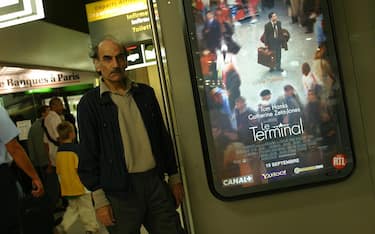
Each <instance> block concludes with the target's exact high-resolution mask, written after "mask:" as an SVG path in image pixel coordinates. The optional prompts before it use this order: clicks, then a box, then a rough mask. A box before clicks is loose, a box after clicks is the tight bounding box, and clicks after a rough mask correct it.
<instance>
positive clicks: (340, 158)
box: [332, 154, 348, 170]
mask: <svg viewBox="0 0 375 234" xmlns="http://www.w3.org/2000/svg"><path fill="white" fill-rule="evenodd" d="M346 164H348V160H347V159H346V156H345V155H344V154H336V155H335V156H333V158H332V165H333V167H334V168H336V169H338V170H340V169H343V168H345V167H346Z"/></svg>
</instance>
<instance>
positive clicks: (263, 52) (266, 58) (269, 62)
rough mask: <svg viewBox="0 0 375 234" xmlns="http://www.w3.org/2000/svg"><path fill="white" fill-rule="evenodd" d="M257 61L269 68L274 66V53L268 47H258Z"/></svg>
mask: <svg viewBox="0 0 375 234" xmlns="http://www.w3.org/2000/svg"><path fill="white" fill-rule="evenodd" d="M258 63H259V64H261V65H263V66H266V67H269V68H274V67H275V66H276V57H275V55H274V53H273V52H272V51H271V50H269V49H268V48H266V47H259V48H258Z"/></svg>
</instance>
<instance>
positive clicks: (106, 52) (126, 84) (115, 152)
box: [77, 37, 184, 234]
mask: <svg viewBox="0 0 375 234" xmlns="http://www.w3.org/2000/svg"><path fill="white" fill-rule="evenodd" d="M90 56H91V58H92V59H93V62H94V65H95V69H96V71H97V72H98V73H99V74H100V75H101V79H100V85H99V87H97V88H95V89H93V90H90V91H89V92H87V93H86V94H85V95H84V96H83V97H82V98H81V100H80V102H79V104H78V115H77V117H78V118H77V120H78V129H79V134H80V146H81V147H80V149H81V150H82V151H81V152H80V155H79V157H80V158H79V160H80V161H79V162H80V163H79V166H78V172H79V176H80V178H81V181H82V183H83V184H84V185H85V186H86V187H87V188H88V189H89V190H90V191H93V200H94V204H95V209H96V215H97V218H98V220H99V221H100V222H101V223H103V224H104V225H105V226H107V228H108V231H109V232H110V233H118V234H120V233H121V234H126V233H139V230H140V227H141V225H142V224H143V225H144V227H145V228H146V229H147V230H148V232H149V233H163V234H177V233H184V230H183V229H182V227H181V224H180V219H179V215H178V213H177V212H176V208H177V207H178V206H179V205H180V204H181V202H182V200H183V197H184V190H183V186H182V183H181V179H180V176H179V173H178V169H177V163H176V158H175V154H174V150H173V145H172V141H171V138H170V136H169V134H168V132H167V130H166V127H165V124H164V120H163V117H162V114H161V111H160V108H159V104H158V102H157V99H156V97H155V93H154V91H153V89H152V88H151V87H149V86H147V85H145V84H141V83H135V82H133V81H131V80H130V79H129V78H128V76H127V74H126V73H125V68H126V67H127V62H126V54H125V51H124V47H123V45H121V44H120V43H119V42H117V40H116V39H114V38H110V37H106V38H105V39H103V40H102V41H100V43H99V44H98V45H96V46H94V47H93V50H92V53H91V55H90ZM165 174H167V175H168V182H169V186H168V185H167V184H166V182H165V181H164V175H165Z"/></svg>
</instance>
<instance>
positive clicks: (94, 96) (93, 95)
mask: <svg viewBox="0 0 375 234" xmlns="http://www.w3.org/2000/svg"><path fill="white" fill-rule="evenodd" d="M99 99H100V89H99V87H95V88H93V89H91V90H89V91H87V92H86V93H85V94H84V95H83V96H82V97H81V99H80V101H79V103H80V104H81V103H87V102H95V101H99Z"/></svg>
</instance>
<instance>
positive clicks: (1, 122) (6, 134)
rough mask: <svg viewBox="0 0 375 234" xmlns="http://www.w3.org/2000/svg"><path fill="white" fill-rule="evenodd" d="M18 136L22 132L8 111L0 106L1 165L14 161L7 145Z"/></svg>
mask: <svg viewBox="0 0 375 234" xmlns="http://www.w3.org/2000/svg"><path fill="white" fill-rule="evenodd" d="M18 134H20V131H19V130H18V128H17V127H16V125H14V123H13V121H12V120H11V119H10V118H9V115H8V113H7V111H6V110H5V109H4V108H3V107H1V106H0V165H1V164H4V163H9V162H11V161H12V158H11V157H10V155H9V154H8V152H7V150H6V148H5V144H7V143H8V142H9V141H11V140H13V139H14V138H15V137H17V136H18Z"/></svg>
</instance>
